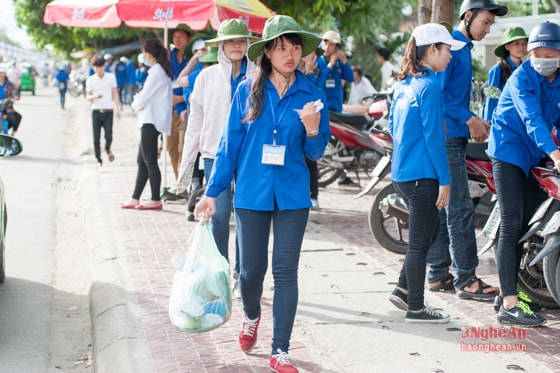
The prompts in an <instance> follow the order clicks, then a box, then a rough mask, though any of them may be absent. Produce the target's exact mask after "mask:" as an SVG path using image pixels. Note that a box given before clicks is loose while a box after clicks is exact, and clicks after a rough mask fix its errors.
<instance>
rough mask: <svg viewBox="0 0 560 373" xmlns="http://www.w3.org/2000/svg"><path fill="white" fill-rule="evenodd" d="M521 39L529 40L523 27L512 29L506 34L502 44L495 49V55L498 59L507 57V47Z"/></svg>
mask: <svg viewBox="0 0 560 373" xmlns="http://www.w3.org/2000/svg"><path fill="white" fill-rule="evenodd" d="M519 39H529V37H528V36H527V34H526V33H525V30H523V27H518V26H514V27H510V28H508V29H507V30H506V31H505V32H504V36H503V38H502V43H501V44H499V45H498V46H497V47H496V48H495V49H494V54H495V55H496V56H498V57H502V58H503V57H505V56H506V45H507V44H509V43H511V42H514V41H516V40H519Z"/></svg>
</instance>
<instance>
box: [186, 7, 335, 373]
mask: <svg viewBox="0 0 560 373" xmlns="http://www.w3.org/2000/svg"><path fill="white" fill-rule="evenodd" d="M320 41H321V40H320V38H318V37H317V36H315V35H314V34H311V33H308V32H305V31H303V30H302V29H301V27H300V26H299V25H298V24H297V23H296V22H295V21H294V20H293V18H291V17H288V16H283V15H278V16H274V17H271V18H269V19H268V20H267V21H266V24H265V27H264V31H263V38H262V40H261V41H258V42H255V43H253V44H251V46H250V47H249V50H248V56H249V59H250V60H256V64H257V65H258V66H259V67H260V69H259V70H258V72H257V73H256V75H255V77H253V78H251V79H247V80H245V81H243V82H241V83H240V84H239V86H238V88H237V92H236V93H235V95H234V98H233V102H232V105H231V108H230V112H229V117H228V120H227V122H226V127H225V129H224V132H223V134H222V138H221V141H220V145H219V147H218V152H217V154H216V158H215V161H214V165H213V168H212V173H211V175H210V179H209V180H208V185H207V189H206V195H205V196H204V197H203V198H202V199H201V200H200V202H199V203H198V204H197V206H196V208H195V215H196V216H199V213H202V214H203V218H204V219H208V218H209V217H211V216H212V215H213V214H214V213H216V197H217V196H218V195H219V194H220V193H221V192H222V191H223V190H225V189H226V188H227V187H228V185H229V183H230V182H231V180H232V178H233V173H234V171H236V170H237V179H236V188H235V195H234V200H233V201H234V208H235V221H236V229H237V237H238V241H239V249H240V267H241V268H240V269H241V273H240V279H239V288H240V292H241V300H242V303H243V313H244V317H243V323H242V326H241V330H240V331H239V335H238V343H239V345H240V347H241V349H242V351H244V352H249V351H251V350H252V349H253V348H254V346H255V344H256V342H257V328H258V326H259V323H260V321H261V303H260V302H261V296H262V293H263V281H264V278H265V274H266V272H267V268H268V242H269V235H270V229H271V226H272V227H273V232H274V240H273V247H272V276H273V279H274V298H273V306H272V314H273V319H274V325H273V339H272V356H271V358H270V368H271V369H272V370H273V371H275V372H281V373H294V372H297V371H298V370H297V368H295V367H294V366H293V365H292V364H291V363H290V360H289V355H288V349H289V345H290V338H291V332H292V328H293V323H294V319H295V314H296V309H297V303H298V280H297V279H298V262H299V256H300V251H301V246H302V241H303V234H304V232H305V226H306V224H307V218H308V215H309V208H310V207H311V200H310V198H309V171H308V170H307V166H306V165H305V157H308V158H309V159H313V160H316V159H318V158H320V157H321V156H322V154H323V152H324V150H325V147H326V145H327V143H328V141H329V139H330V136H331V134H330V128H329V118H328V111H327V105H326V99H325V95H324V93H323V92H322V91H321V89H319V88H317V87H316V86H314V85H312V84H311V83H309V82H308V81H307V79H306V78H305V76H304V75H303V74H302V73H301V72H299V71H297V67H298V65H299V62H300V60H301V57H302V56H306V55H307V54H309V53H311V52H312V51H314V50H315V48H317V45H318V44H319V42H320Z"/></svg>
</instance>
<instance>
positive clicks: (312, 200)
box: [311, 198, 319, 209]
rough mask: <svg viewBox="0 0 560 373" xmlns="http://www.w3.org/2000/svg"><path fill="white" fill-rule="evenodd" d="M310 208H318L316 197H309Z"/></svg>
mask: <svg viewBox="0 0 560 373" xmlns="http://www.w3.org/2000/svg"><path fill="white" fill-rule="evenodd" d="M311 208H312V209H318V208H319V201H318V200H317V198H311Z"/></svg>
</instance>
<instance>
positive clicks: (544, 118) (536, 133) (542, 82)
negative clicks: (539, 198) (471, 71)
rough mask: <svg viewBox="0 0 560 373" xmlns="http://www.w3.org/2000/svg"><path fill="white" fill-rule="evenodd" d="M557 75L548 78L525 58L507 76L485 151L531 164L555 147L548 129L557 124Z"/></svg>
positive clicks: (518, 163)
mask: <svg viewBox="0 0 560 373" xmlns="http://www.w3.org/2000/svg"><path fill="white" fill-rule="evenodd" d="M559 121H560V75H557V76H556V79H555V80H554V81H552V82H549V81H548V80H547V79H546V78H545V77H544V76H540V75H539V74H538V73H537V72H536V71H535V69H533V68H532V67H531V61H525V62H524V63H522V64H521V66H519V67H518V68H517V69H516V70H515V71H514V72H513V74H512V75H511V76H510V78H509V79H508V81H507V82H506V85H505V87H504V91H503V93H502V95H501V96H500V100H499V101H498V106H497V107H496V110H495V111H494V116H493V117H492V127H491V130H490V139H489V142H488V154H489V155H490V156H491V157H492V158H495V159H498V160H500V161H502V162H507V163H511V164H513V165H516V166H518V167H520V168H521V169H522V170H523V171H524V172H525V174H526V175H529V171H530V170H531V167H534V166H537V165H538V164H539V162H540V161H541V159H542V158H543V157H544V156H545V155H547V154H550V153H552V152H553V151H554V150H556V149H557V146H556V144H555V143H554V140H553V138H552V136H551V133H550V132H551V130H552V129H553V128H554V127H556V128H559V127H560V123H559Z"/></svg>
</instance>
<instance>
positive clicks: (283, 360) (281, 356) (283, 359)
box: [272, 349, 292, 366]
mask: <svg viewBox="0 0 560 373" xmlns="http://www.w3.org/2000/svg"><path fill="white" fill-rule="evenodd" d="M276 351H278V354H277V355H276V354H275V355H272V357H273V358H275V359H276V361H277V364H278V365H282V366H292V363H290V355H288V353H287V352H284V351H282V350H281V349H277V350H276Z"/></svg>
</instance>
